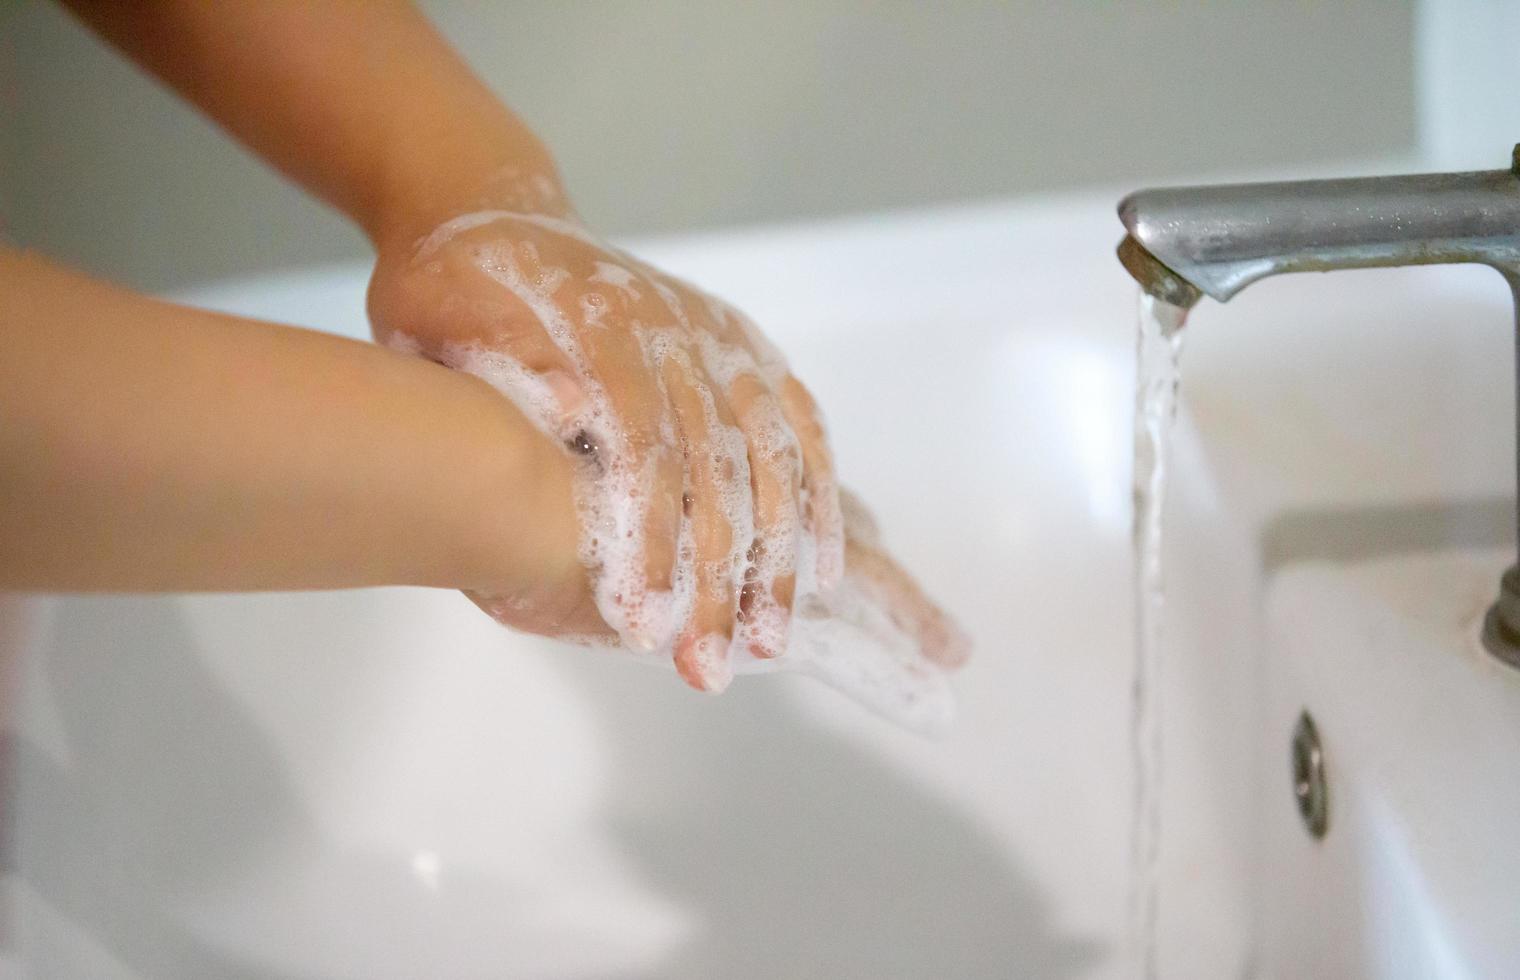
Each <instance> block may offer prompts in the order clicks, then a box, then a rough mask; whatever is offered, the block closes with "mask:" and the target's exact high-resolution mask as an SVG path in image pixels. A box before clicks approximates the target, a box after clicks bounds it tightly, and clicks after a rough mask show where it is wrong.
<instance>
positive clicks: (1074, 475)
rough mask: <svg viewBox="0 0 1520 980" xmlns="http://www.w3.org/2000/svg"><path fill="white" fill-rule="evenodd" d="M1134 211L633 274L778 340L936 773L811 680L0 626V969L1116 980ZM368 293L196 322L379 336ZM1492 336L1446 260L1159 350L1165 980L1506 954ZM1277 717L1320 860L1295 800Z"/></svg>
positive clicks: (1494, 321)
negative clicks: (859, 511)
mask: <svg viewBox="0 0 1520 980" xmlns="http://www.w3.org/2000/svg"><path fill="white" fill-rule="evenodd" d="M1117 197H1118V193H1117V189H1116V191H1115V192H1114V193H1102V194H1096V195H1091V196H1083V197H1079V198H1070V199H1060V200H1044V201H1035V202H1025V203H1014V204H1007V205H989V206H985V207H978V208H969V209H965V210H956V211H939V212H933V213H927V214H922V215H913V216H901V217H888V218H880V219H873V220H859V221H852V222H848V223H837V224H830V225H826V226H809V227H799V228H795V229H784V230H775V231H757V232H748V233H729V234H723V235H713V236H703V237H698V238H691V239H686V240H681V241H666V242H655V243H649V244H648V245H647V246H644V247H642V249H641V250H642V251H643V252H645V253H646V254H647V255H649V256H650V257H651V258H653V259H655V260H656V261H658V262H660V263H662V264H664V265H666V266H667V267H669V268H671V269H673V270H674V271H677V272H680V273H682V274H684V275H686V276H687V277H689V278H691V279H693V280H695V281H697V282H698V283H700V284H702V285H704V286H706V287H708V288H710V289H712V290H714V291H716V292H720V293H722V294H723V295H725V296H727V297H729V298H731V299H733V300H734V301H736V302H737V303H739V304H740V305H741V306H743V307H745V308H746V309H748V310H749V311H750V312H751V313H753V314H754V315H755V317H756V318H757V319H758V320H759V321H760V322H761V323H762V324H763V325H764V326H765V328H766V330H767V331H768V332H769V333H770V334H771V335H772V336H773V337H774V338H775V339H777V340H778V341H779V342H780V344H781V345H782V346H783V347H784V348H785V349H786V350H787V351H788V352H789V353H790V354H791V357H792V360H793V364H794V367H795V368H796V369H797V371H798V373H799V374H800V375H802V376H803V377H804V378H805V379H807V380H808V381H809V382H810V383H811V385H812V386H813V387H814V389H815V390H816V391H817V393H818V395H819V396H820V399H821V401H822V402H823V404H824V407H825V409H826V410H827V412H828V415H829V418H830V422H831V428H832V431H833V436H834V440H835V443H836V447H837V450H838V453H839V456H840V462H841V467H842V469H843V471H844V473H845V474H846V477H847V480H848V481H849V482H850V483H851V484H852V485H853V486H855V487H856V488H857V489H858V490H860V491H861V492H862V493H863V495H864V496H865V497H866V498H867V499H868V500H869V501H871V502H872V504H873V505H874V507H875V509H876V510H877V512H878V515H879V516H880V518H881V521H882V524H883V526H884V527H885V529H886V533H887V537H888V539H889V541H890V542H891V543H892V544H893V545H894V547H895V549H896V550H897V551H898V552H899V553H900V554H901V555H902V556H903V558H904V559H905V561H906V562H907V563H908V565H909V566H910V567H912V568H914V569H915V570H916V571H918V572H919V573H920V575H921V577H922V578H923V579H924V581H925V582H926V583H927V584H928V586H929V587H930V589H931V591H933V592H934V593H935V594H937V595H939V596H941V597H944V598H945V599H946V600H947V603H948V604H949V605H950V606H951V607H952V608H953V609H955V611H956V612H957V613H959V615H960V617H961V618H962V620H963V622H964V623H965V625H966V626H967V627H968V628H969V629H970V631H971V632H972V634H973V635H974V637H975V640H976V645H977V650H976V659H975V660H974V661H973V663H972V664H971V665H970V666H969V667H968V668H967V669H966V670H965V672H964V673H963V674H962V675H961V676H960V677H959V679H958V680H957V689H958V692H959V695H960V700H961V707H962V711H961V720H960V722H959V724H958V726H957V727H956V728H955V730H954V731H953V732H952V733H951V734H950V735H949V736H948V737H947V738H945V739H943V740H941V741H937V742H930V741H925V740H922V739H920V738H918V737H917V736H913V735H910V734H907V733H904V732H901V731H898V730H896V729H893V728H891V727H889V726H888V725H886V724H885V723H883V722H881V721H879V720H877V719H876V718H875V717H873V716H871V715H868V714H866V713H865V712H864V711H862V710H861V709H859V708H857V707H855V706H854V705H853V704H851V703H849V702H847V701H844V700H843V699H841V698H840V697H839V696H838V695H836V694H834V693H833V692H831V691H829V690H826V689H824V688H821V687H818V686H816V685H812V684H811V683H810V682H808V681H806V680H800V679H796V678H790V677H784V676H783V677H777V676H766V677H745V678H740V679H739V681H738V682H737V683H736V684H735V685H734V687H733V688H732V689H731V690H730V691H729V693H727V694H725V695H724V696H722V697H721V698H716V699H714V698H706V697H701V696H698V695H695V694H693V693H692V692H690V691H688V690H687V689H686V688H685V687H684V685H682V684H680V683H679V682H678V681H677V680H676V679H675V678H674V677H673V675H670V674H667V673H663V672H659V671H655V670H651V669H649V668H643V667H639V666H636V665H633V664H630V663H626V662H624V661H622V660H619V659H617V658H615V657H609V656H608V655H606V654H595V653H589V652H585V651H581V650H577V649H571V648H563V647H559V646H556V645H554V644H551V643H547V642H541V641H537V640H532V639H526V638H523V637H518V636H514V635H512V634H509V633H506V632H505V631H503V630H501V629H500V628H498V627H497V626H495V625H494V624H493V623H491V622H490V621H488V620H486V619H485V618H484V617H483V616H481V615H480V614H479V613H478V612H477V611H476V610H475V609H474V608H473V607H472V606H471V605H470V604H469V603H468V602H467V601H465V600H464V599H462V598H460V597H458V596H456V595H453V594H450V593H444V592H432V591H426V590H404V589H390V590H372V591H362V592H349V593H329V594H307V595H265V596H220V597H209V596H207V597H185V596H177V597H169V598H62V597H60V598H47V599H30V600H26V601H25V602H22V601H17V600H12V601H10V602H9V604H8V605H5V606H4V611H3V615H0V626H3V627H4V631H3V632H0V643H4V644H5V645H6V646H7V647H8V648H9V653H8V656H9V658H10V659H9V661H8V662H9V663H10V664H11V665H12V666H11V676H12V680H13V683H12V685H11V690H12V692H13V698H12V705H11V707H10V709H8V714H9V724H8V726H7V727H8V730H9V733H10V735H9V741H8V743H7V745H8V752H7V756H6V759H7V765H6V771H7V774H8V776H9V788H8V793H7V798H6V813H7V820H8V836H7V839H6V844H5V853H6V870H7V875H6V879H5V880H6V892H5V897H6V902H7V916H8V924H7V926H6V929H5V932H4V939H3V941H4V946H5V950H6V954H7V957H8V961H9V963H10V964H11V966H12V968H13V969H14V970H15V971H16V972H17V975H20V976H27V977H72V976H91V977H107V978H114V977H122V978H127V977H133V978H136V977H164V976H187V977H188V976H194V977H208V978H214V977H264V976H274V977H289V978H337V977H365V978H384V977H418V976H446V977H482V978H485V977H491V978H496V977H508V976H510V977H543V978H592V977H595V978H604V977H650V978H653V977H661V978H710V977H725V978H736V980H743V978H772V977H828V978H836V977H873V978H887V977H913V978H919V977H957V978H973V977H988V978H994V977H995V978H1006V977H1020V976H1027V977H1040V978H1057V980H1059V978H1067V977H1070V978H1086V977H1120V976H1127V975H1130V968H1129V965H1128V963H1127V962H1126V960H1125V958H1124V952H1125V950H1124V945H1123V936H1124V929H1125V904H1126V895H1127V880H1126V876H1127V873H1128V857H1127V850H1128V836H1127V835H1128V825H1129V808H1130V798H1131V797H1130V794H1131V777H1130V769H1129V759H1130V746H1129V741H1128V738H1129V736H1128V731H1129V717H1130V704H1129V686H1130V680H1131V677H1130V670H1131V662H1132V651H1131V632H1132V631H1131V609H1132V602H1131V597H1130V577H1131V576H1130V556H1129V507H1130V500H1129V485H1128V481H1129V452H1130V436H1129V419H1130V402H1131V392H1132V384H1133V379H1132V371H1133V346H1134V343H1133V316H1134V313H1133V310H1134V306H1135V302H1134V287H1133V284H1132V283H1131V282H1130V281H1129V280H1128V278H1127V277H1126V276H1125V274H1124V273H1123V272H1122V270H1121V269H1120V268H1119V266H1118V264H1117V263H1116V262H1115V261H1114V260H1113V258H1112V247H1113V245H1114V243H1115V242H1116V241H1117V239H1118V237H1119V234H1120V229H1119V225H1118V223H1117V221H1116V219H1115V218H1114V217H1113V212H1112V203H1113V201H1115V200H1117ZM363 281H364V273H363V270H362V269H360V268H357V267H352V268H337V269H328V270H313V271H309V272H301V273H296V274H291V275H289V276H283V277H277V278H271V279H264V280H257V281H249V282H243V283H233V284H226V285H223V286H217V287H211V288H207V289H205V290H202V291H199V292H197V293H195V294H194V295H192V296H189V297H187V298H189V299H192V300H195V301H198V302H204V303H207V304H210V305H213V306H217V307H220V308H224V309H229V310H234V311H237V312H239V313H243V314H248V315H256V316H263V317H268V318H272V319H279V320H284V321H288V322H294V323H301V324H307V325H311V326H319V327H323V328H327V329H332V330H336V331H340V332H343V333H348V334H351V335H359V336H362V335H364V334H365V328H364V324H363V316H362V310H361V296H362V288H363ZM1507 305H1508V299H1507V295H1506V294H1505V293H1504V291H1503V289H1502V285H1501V284H1500V283H1499V282H1498V280H1497V278H1495V279H1494V281H1493V282H1489V281H1488V280H1487V279H1486V278H1482V276H1481V274H1479V273H1468V272H1466V271H1461V272H1455V273H1453V272H1450V271H1447V272H1444V273H1443V272H1431V271H1430V270H1426V271H1424V272H1421V273H1409V274H1397V273H1394V274H1367V273H1358V274H1348V275H1347V276H1344V277H1321V278H1317V279H1302V280H1283V281H1281V282H1277V283H1264V284H1261V285H1258V286H1255V287H1253V288H1252V289H1251V290H1248V291H1247V292H1246V293H1245V294H1243V295H1242V296H1241V297H1239V298H1238V299H1237V300H1235V301H1234V302H1232V303H1231V304H1230V306H1228V307H1205V308H1203V309H1201V310H1200V311H1199V312H1198V313H1197V314H1196V315H1195V320H1194V324H1193V325H1191V326H1190V327H1189V328H1188V329H1189V331H1190V336H1189V350H1188V351H1187V353H1186V358H1185V364H1184V374H1185V380H1184V387H1185V397H1184V408H1183V418H1182V421H1181V423H1180V426H1181V428H1180V434H1179V445H1178V459H1177V476H1176V479H1175V486H1176V487H1177V493H1176V494H1175V496H1174V498H1173V501H1172V506H1171V508H1170V511H1169V514H1168V519H1169V522H1170V528H1169V530H1170V532H1171V534H1170V537H1169V539H1168V548H1167V559H1168V561H1169V563H1170V568H1171V572H1170V577H1171V581H1172V585H1173V592H1172V594H1173V599H1172V601H1171V605H1170V606H1169V608H1170V611H1171V616H1172V619H1173V627H1172V631H1171V633H1170V649H1169V650H1168V654H1169V657H1170V667H1169V673H1168V679H1167V707H1168V711H1169V715H1168V724H1167V730H1166V738H1167V783H1166V787H1167V791H1166V796H1165V798H1164V840H1163V861H1164V872H1165V879H1164V881H1163V888H1162V899H1161V918H1162V938H1163V944H1162V963H1163V967H1164V971H1163V975H1164V976H1168V977H1194V976H1196V977H1211V978H1214V977H1230V976H1249V975H1256V976H1262V977H1305V976H1338V977H1342V976H1343V977H1353V976H1377V977H1392V976H1441V975H1444V976H1452V977H1468V976H1472V977H1489V976H1504V975H1506V974H1505V966H1506V964H1507V963H1508V959H1507V956H1506V954H1507V953H1508V952H1509V951H1511V950H1520V911H1516V912H1515V914H1508V913H1510V912H1512V911H1514V910H1520V884H1517V883H1520V862H1517V858H1516V855H1515V849H1514V848H1513V846H1512V841H1511V831H1510V826H1511V825H1512V817H1511V815H1512V814H1514V813H1515V812H1517V803H1520V801H1517V799H1516V795H1517V789H1516V786H1520V780H1515V779H1512V778H1509V777H1510V775H1511V774H1512V773H1513V769H1514V765H1515V759H1516V758H1517V755H1516V750H1517V749H1520V675H1512V674H1511V673H1508V672H1506V671H1505V670H1503V669H1501V668H1499V667H1498V666H1496V665H1493V664H1490V663H1489V662H1487V661H1486V660H1485V659H1484V658H1483V657H1482V656H1481V655H1480V654H1479V653H1478V651H1477V649H1476V647H1475V646H1473V640H1472V636H1471V634H1472V631H1473V627H1472V624H1471V622H1469V620H1470V617H1471V614H1473V613H1474V612H1475V611H1477V610H1480V609H1481V607H1482V605H1483V604H1484V603H1486V602H1487V600H1488V598H1489V589H1490V588H1491V586H1492V584H1493V582H1492V581H1490V580H1491V579H1492V580H1494V581H1496V575H1497V572H1498V570H1499V568H1500V567H1501V566H1502V565H1503V564H1504V562H1505V555H1504V554H1503V553H1502V552H1500V551H1499V550H1497V549H1498V547H1499V546H1502V545H1506V544H1507V542H1508V540H1509V535H1510V534H1511V530H1510V527H1509V523H1508V518H1507V516H1506V515H1507V513H1508V511H1507V510H1506V508H1507V506H1508V502H1509V500H1510V499H1511V498H1512V495H1513V492H1514V488H1513V468H1512V456H1511V450H1510V446H1511V434H1512V426H1513V419H1512V416H1513V402H1512V396H1511V388H1510V385H1511V381H1510V377H1511V370H1512V368H1511V361H1510V359H1509V358H1510V348H1509V343H1510V341H1509V336H1510V335H1509V328H1508V315H1509V314H1508V309H1507ZM1432 515H1434V516H1432ZM1326 528H1330V530H1326ZM1411 528H1413V529H1414V530H1410V529H1411ZM1303 707H1308V708H1309V709H1310V710H1311V711H1312V712H1313V714H1314V716H1315V718H1316V720H1317V722H1318V723H1319V727H1320V730H1321V734H1322V735H1323V737H1324V741H1325V750H1326V754H1327V758H1328V761H1329V775H1330V782H1331V799H1332V812H1331V824H1330V831H1329V834H1328V836H1327V838H1326V839H1325V840H1324V841H1323V842H1319V843H1316V842H1314V841H1312V840H1311V839H1310V838H1308V836H1307V835H1306V834H1305V833H1304V831H1303V829H1302V828H1301V826H1300V824H1299V822H1298V816H1297V813H1296V811H1295V810H1294V809H1293V804H1292V797H1291V787H1290V785H1289V778H1288V772H1287V753H1288V738H1289V732H1290V730H1291V726H1292V722H1293V720H1294V719H1295V718H1296V717H1297V714H1298V711H1299V710H1300V709H1301V708H1303ZM1425 964H1430V965H1431V966H1429V968H1427V967H1426V966H1425ZM1442 971H1444V972H1442Z"/></svg>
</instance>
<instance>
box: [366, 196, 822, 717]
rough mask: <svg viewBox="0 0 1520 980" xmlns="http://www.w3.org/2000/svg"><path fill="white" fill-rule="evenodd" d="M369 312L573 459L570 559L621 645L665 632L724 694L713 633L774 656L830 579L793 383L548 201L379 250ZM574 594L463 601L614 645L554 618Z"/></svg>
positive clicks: (808, 423) (815, 448)
mask: <svg viewBox="0 0 1520 980" xmlns="http://www.w3.org/2000/svg"><path fill="white" fill-rule="evenodd" d="M514 204H517V205H518V206H521V203H520V202H514ZM369 306H370V316H371V319H372V322H373V324H374V329H375V333H376V336H377V339H379V340H380V341H381V342H383V343H386V344H388V345H390V346H392V347H395V348H399V349H404V350H411V351H414V352H416V353H419V354H421V355H423V356H426V357H429V358H432V359H434V360H437V361H440V362H442V363H444V364H446V365H449V366H450V367H454V368H457V369H460V370H463V371H467V372H470V373H472V374H475V375H478V376H479V377H481V378H484V379H485V380H486V381H488V382H489V383H491V384H492V385H493V386H495V387H496V388H497V389H498V390H500V391H501V392H502V393H503V394H504V395H506V396H507V397H509V398H510V399H512V400H513V401H514V402H515V403H516V404H517V406H518V407H519V408H520V409H521V410H522V411H523V412H524V413H525V414H527V415H528V417H529V418H530V419H533V420H534V421H535V422H536V424H538V426H539V427H540V428H541V429H542V430H543V431H544V432H545V433H547V434H548V435H550V436H551V437H553V438H554V439H556V440H558V441H559V442H560V443H561V444H562V445H563V446H565V447H566V451H567V452H569V453H572V454H573V455H575V456H576V457H577V458H578V460H579V469H580V475H579V477H578V479H577V481H576V482H577V490H576V493H577V501H576V503H577V508H578V510H579V513H580V515H581V519H582V522H583V529H582V540H581V555H580V558H581V561H582V563H583V564H584V565H585V566H586V567H587V568H588V569H589V570H590V575H591V581H590V588H591V590H592V593H593V597H594V600H595V605H596V608H597V609H598V610H599V611H600V614H601V618H602V619H603V620H605V623H606V625H607V626H608V627H610V628H611V629H612V630H613V631H615V632H616V634H617V636H618V637H619V638H620V639H621V640H622V642H623V644H624V645H625V646H627V647H628V648H629V649H631V650H634V651H636V652H648V653H654V652H656V651H665V650H669V649H671V648H672V647H673V649H674V656H675V662H676V666H677V668H678V669H679V670H680V672H681V675H682V676H683V677H684V678H685V679H686V680H687V681H688V682H689V683H691V684H692V685H693V686H694V687H698V688H701V689H707V690H717V689H721V688H722V687H723V686H725V685H726V684H727V682H728V679H729V677H730V676H731V670H732V668H731V658H730V650H729V647H730V644H731V643H732V644H733V645H734V647H735V650H734V655H735V656H747V657H755V658H772V657H776V656H779V655H780V654H781V653H783V652H784V648H785V644H786V638H787V634H788V625H789V620H790V617H791V614H792V605H793V600H794V597H795V596H796V595H798V594H799V586H801V587H802V588H803V589H805V590H808V591H817V590H823V591H827V590H828V589H830V588H832V587H833V586H834V585H835V584H836V583H837V582H838V581H839V579H840V577H841V575H842V574H843V566H844V534H843V519H842V515H841V511H840V504H839V494H838V490H837V487H836V484H835V479H834V472H833V464H832V461H831V458H830V453H829V447H828V444H827V442H826V440H825V437H824V434H823V429H822V426H821V424H820V421H819V419H818V413H817V409H816V407H815V405H814V403H813V400H812V398H811V397H810V396H809V395H808V393H807V391H806V390H805V389H804V388H803V387H802V385H801V384H799V383H798V382H797V380H796V379H795V378H793V377H792V376H791V375H790V373H789V372H788V370H787V367H786V364H785V362H784V361H783V360H782V358H781V357H780V356H779V354H778V353H777V352H776V351H775V350H774V348H772V347H771V345H770V344H769V343H768V342H767V341H766V340H765V338H764V337H762V336H761V335H760V333H759V332H758V331H757V330H756V329H755V328H754V327H753V325H751V324H750V323H749V322H748V321H747V320H746V319H745V318H744V317H743V316H742V315H741V314H739V313H738V312H737V311H735V310H733V309H731V308H730V307H728V306H726V305H724V304H723V303H721V302H719V301H718V300H715V299H713V298H712V297H709V296H706V295H704V294H703V293H701V292H699V291H697V290H695V289H693V288H692V287H690V286H688V285H686V284H685V283H682V282H680V281H678V280H676V279H674V278H671V277H670V276H667V275H664V274H663V273H660V272H659V271H657V270H655V269H652V268H650V267H649V266H647V265H645V264H643V263H641V262H639V261H637V260H636V259H633V258H632V257H630V256H628V255H626V254H623V253H621V252H619V251H617V250H615V249H613V248H611V247H610V246H608V245H607V244H605V243H604V242H602V241H600V240H599V239H598V238H596V237H595V236H594V235H592V234H591V233H590V232H588V231H587V230H586V229H585V227H584V226H583V225H582V224H581V223H580V222H579V221H578V220H577V219H576V218H575V217H574V216H573V215H572V214H571V213H570V212H569V210H568V208H565V207H563V206H560V205H559V204H558V203H557V202H555V200H554V198H553V196H552V195H546V196H545V198H544V199H543V200H539V201H535V202H532V204H531V205H530V206H527V207H524V208H523V209H522V210H485V211H480V212H476V213H471V214H466V215H462V216H460V217H457V218H454V219H453V220H451V221H448V222H445V223H444V224H443V225H441V226H440V227H438V228H437V229H436V230H435V231H433V232H432V233H431V234H430V235H427V236H426V237H425V238H423V239H421V240H420V241H418V242H416V243H414V244H412V245H411V246H410V248H407V249H404V250H401V251H399V252H398V253H397V254H384V253H382V255H381V258H380V262H379V264H378V265H377V267H376V271H375V274H374V277H373V279H372V281H371V284H370V298H369ZM503 506H511V502H510V501H503ZM583 588H584V584H582V583H569V582H566V583H562V584H561V585H560V586H558V587H556V586H550V587H548V588H547V589H546V593H545V594H542V595H536V596H527V597H524V596H485V595H476V596H472V598H474V599H475V600H476V601H477V603H479V604H480V605H481V606H482V607H483V608H485V609H486V610H487V611H488V612H490V613H492V614H493V615H495V616H496V617H497V618H498V619H501V620H502V621H503V622H506V623H507V624H508V625H512V626H516V627H519V628H524V629H529V630H532V631H534V632H539V633H544V634H549V635H571V634H579V635H581V637H582V638H585V639H591V640H596V639H603V640H605V639H610V637H609V636H605V635H604V636H602V637H597V636H594V635H593V636H585V635H584V634H585V633H586V628H585V623H584V617H577V618H576V619H577V620H578V621H565V622H556V621H555V618H556V614H555V613H553V612H552V610H556V609H565V608H570V607H574V606H576V605H577V603H576V601H575V600H574V597H573V596H571V595H569V593H571V592H574V591H576V590H577V589H583ZM556 589H558V590H559V591H560V592H562V593H564V594H562V595H554V594H553V593H554V592H555V591H556ZM580 605H581V606H582V607H583V605H584V604H580ZM665 655H668V654H665Z"/></svg>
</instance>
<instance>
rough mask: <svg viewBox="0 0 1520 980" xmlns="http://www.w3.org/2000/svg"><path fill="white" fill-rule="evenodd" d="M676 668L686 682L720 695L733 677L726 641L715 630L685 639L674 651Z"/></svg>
mask: <svg viewBox="0 0 1520 980" xmlns="http://www.w3.org/2000/svg"><path fill="white" fill-rule="evenodd" d="M676 670H677V672H679V673H680V675H681V677H682V679H684V680H685V681H686V683H688V684H690V685H691V686H692V687H694V688H696V689H697V690H699V691H705V692H707V693H708V694H722V693H723V692H724V691H725V690H726V689H727V688H728V685H729V682H730V681H732V680H733V679H734V668H733V666H732V665H731V664H730V663H729V661H728V641H727V640H725V639H724V638H723V637H721V636H719V635H717V634H716V633H708V634H707V635H705V636H703V637H702V638H701V639H698V640H695V641H691V640H688V641H685V642H683V643H682V645H681V649H680V650H679V651H678V652H677V653H676Z"/></svg>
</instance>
